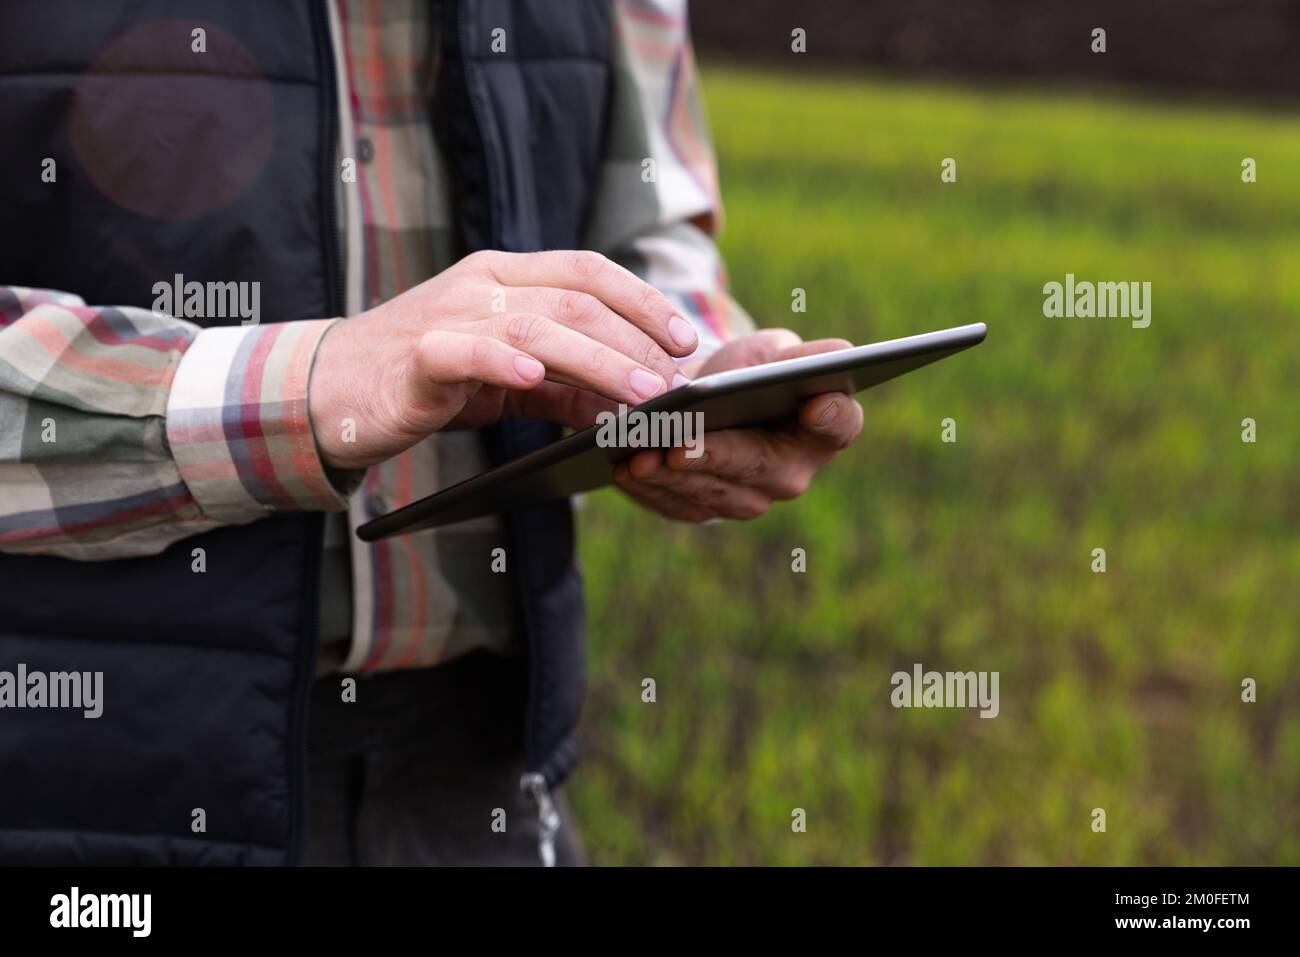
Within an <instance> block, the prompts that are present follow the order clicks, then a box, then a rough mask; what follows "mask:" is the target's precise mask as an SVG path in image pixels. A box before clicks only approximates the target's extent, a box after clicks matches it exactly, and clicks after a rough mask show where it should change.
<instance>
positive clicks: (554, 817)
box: [519, 773, 560, 867]
mask: <svg viewBox="0 0 1300 957" xmlns="http://www.w3.org/2000/svg"><path fill="white" fill-rule="evenodd" d="M519 790H521V791H523V792H524V794H525V795H526V796H527V797H528V798H529V799H530V800H531V801H532V802H533V804H534V806H536V808H537V856H538V857H540V858H541V859H542V866H543V867H554V866H555V835H556V832H558V831H559V830H560V812H559V811H557V810H555V803H554V802H553V801H552V800H551V792H550V789H549V788H547V786H546V778H544V777H543V776H542V775H540V774H537V773H530V774H525V775H524V776H523V777H521V778H520V779H519Z"/></svg>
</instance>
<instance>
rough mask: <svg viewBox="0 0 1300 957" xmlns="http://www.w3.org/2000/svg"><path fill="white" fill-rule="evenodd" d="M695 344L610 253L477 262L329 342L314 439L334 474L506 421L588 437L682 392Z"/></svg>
mask: <svg viewBox="0 0 1300 957" xmlns="http://www.w3.org/2000/svg"><path fill="white" fill-rule="evenodd" d="M697 342H698V338H697V336H696V333H695V330H694V329H693V328H692V327H691V324H690V323H689V322H687V321H686V320H685V319H683V318H682V317H681V316H679V315H678V314H677V313H676V312H675V311H674V309H673V306H672V304H671V303H670V302H669V301H668V299H667V298H665V297H664V296H663V294H661V293H660V292H658V291H657V290H656V289H654V288H653V287H652V286H650V285H647V284H646V283H644V282H642V281H641V280H640V279H638V278H637V277H636V276H634V275H632V273H630V272H628V271H627V270H626V269H623V268H622V267H620V266H617V265H615V264H614V263H612V262H610V261H609V260H608V259H606V258H605V257H604V256H601V255H600V254H599V253H593V252H585V251H560V252H542V253H499V252H479V253H474V254H473V255H470V256H467V257H465V258H464V259H462V260H461V261H460V262H458V263H457V264H456V265H454V266H452V267H451V268H450V269H447V270H446V271H444V272H442V273H439V274H438V275H437V276H435V277H434V278H432V279H430V280H428V281H427V282H424V283H421V284H420V285H418V286H416V287H415V288H413V289H410V290H408V291H407V292H405V293H403V294H402V295H400V296H397V297H396V298H394V299H390V300H389V301H388V302H385V303H383V304H382V305H380V306H376V307H375V308H374V309H371V310H369V311H368V312H364V313H362V314H360V315H358V316H355V317H353V318H351V319H347V320H345V321H343V322H339V323H336V324H335V325H334V327H333V328H331V329H330V330H329V332H328V333H327V334H326V335H325V337H324V338H323V339H322V340H321V343H320V346H319V348H318V351H317V354H316V361H315V364H314V366H313V367H312V372H311V381H310V384H309V388H308V393H307V395H308V406H309V411H310V415H311V424H312V430H313V432H314V433H315V436H316V443H317V446H318V448H319V449H320V453H321V456H322V458H323V459H324V461H325V463H326V464H327V465H331V466H333V467H335V468H340V469H353V468H363V467H365V466H367V465H373V464H375V463H376V462H382V461H383V460H385V459H388V458H391V457H392V456H394V455H396V454H398V453H399V452H402V451H403V450H405V449H407V448H409V447H410V446H412V445H414V444H416V443H417V442H419V441H421V440H422V439H424V438H425V437H426V436H428V435H429V434H431V433H433V432H436V431H438V430H439V429H442V428H447V427H452V428H468V427H478V426H482V425H487V424H489V423H491V422H493V421H495V420H496V419H498V418H500V417H502V416H504V415H528V416H531V417H535V418H548V419H552V420H553V421H557V422H562V423H564V424H566V425H572V426H574V427H578V428H580V427H583V426H586V425H590V424H591V423H592V422H593V421H594V420H595V416H596V413H597V412H599V411H600V410H601V409H604V408H609V407H611V406H613V405H615V404H617V403H619V402H626V403H627V404H628V405H635V404H637V403H640V402H644V401H645V400H646V399H649V398H652V397H653V396H656V395H658V394H659V393H661V392H663V391H664V390H665V389H667V388H671V387H672V386H673V384H674V383H676V384H681V381H682V380H681V379H679V378H678V375H679V373H678V370H677V363H676V362H675V361H674V359H673V357H674V356H677V357H684V356H688V355H690V354H691V353H692V352H693V351H694V350H695V347H696V345H697ZM349 420H351V421H350V422H349ZM349 426H350V427H349ZM349 439H353V440H352V441H349Z"/></svg>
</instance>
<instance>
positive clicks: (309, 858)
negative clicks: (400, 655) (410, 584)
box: [304, 651, 582, 866]
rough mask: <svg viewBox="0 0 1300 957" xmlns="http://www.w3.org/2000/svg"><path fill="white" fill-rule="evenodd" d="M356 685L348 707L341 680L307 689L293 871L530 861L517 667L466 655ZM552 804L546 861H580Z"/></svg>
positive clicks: (533, 853) (531, 817)
mask: <svg viewBox="0 0 1300 957" xmlns="http://www.w3.org/2000/svg"><path fill="white" fill-rule="evenodd" d="M356 681H357V688H356V701H355V703H352V702H344V701H343V698H342V692H343V676H342V675H337V674H335V675H329V676H326V677H323V678H320V679H318V680H317V681H316V684H315V686H314V687H313V689H312V703H311V725H310V732H309V739H310V740H309V754H308V760H309V765H308V768H309V770H308V780H307V788H308V815H307V842H306V850H305V854H304V863H305V864H308V865H314V866H321V865H324V866H347V865H363V866H364V865H438V864H500V865H516V864H517V865H537V864H539V863H540V857H539V855H538V830H539V828H538V815H537V808H536V806H535V805H534V803H533V802H532V800H531V799H530V798H528V797H527V796H525V795H524V794H523V792H521V790H520V787H519V779H520V776H521V775H523V773H524V771H525V762H524V748H523V728H524V702H525V697H526V691H527V675H526V673H525V671H524V668H523V662H522V660H521V659H514V658H505V657H502V656H500V655H496V654H493V653H491V652H487V651H476V652H472V653H470V654H468V655H465V656H463V657H462V658H459V659H457V660H456V661H453V662H450V663H448V664H446V665H442V666H440V667H437V668H427V669H420V670H416V671H398V672H391V673H385V674H379V675H374V676H371V677H358V678H357V679H356ZM555 803H556V808H557V810H558V811H559V813H560V819H561V825H560V830H559V832H558V833H557V834H556V837H555V853H556V862H557V863H558V864H580V863H582V855H581V850H580V847H579V844H578V840H577V836H576V834H575V833H574V829H573V821H572V818H571V816H570V814H569V812H568V808H567V806H566V804H565V802H564V799H563V795H561V794H556V795H555ZM503 812H504V814H503ZM494 824H495V826H494ZM503 824H504V830H503V829H502V826H503Z"/></svg>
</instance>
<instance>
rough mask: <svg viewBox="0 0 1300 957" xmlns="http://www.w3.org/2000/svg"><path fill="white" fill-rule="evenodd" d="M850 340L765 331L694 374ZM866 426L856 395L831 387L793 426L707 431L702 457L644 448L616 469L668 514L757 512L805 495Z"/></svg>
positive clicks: (684, 517)
mask: <svg viewBox="0 0 1300 957" xmlns="http://www.w3.org/2000/svg"><path fill="white" fill-rule="evenodd" d="M849 345H850V343H848V342H846V341H845V340H843V339H819V340H816V341H814V342H803V341H801V340H800V338H799V336H798V335H796V334H795V333H793V332H791V331H790V330H788V329H764V330H761V331H759V332H756V333H754V334H753V335H749V336H746V337H744V338H743V339H737V340H734V341H733V342H729V343H727V344H726V345H724V346H723V347H722V348H720V349H719V350H718V351H717V352H715V353H713V355H711V356H710V357H709V358H708V359H707V360H706V361H705V362H704V363H702V364H701V365H700V366H699V367H698V368H697V369H692V370H689V372H690V374H691V378H695V377H697V376H702V375H708V374H709V373H713V372H723V371H725V370H728V369H739V368H743V367H745V366H752V365H758V364H760V363H764V362H775V361H777V360H778V359H793V358H796V357H798V356H809V355H815V354H817V353H821V352H832V351H834V350H836V349H845V348H848V347H849ZM861 431H862V406H861V405H859V404H858V403H857V401H855V400H854V399H853V397H852V396H848V395H844V394H843V393H841V392H829V393H826V394H824V395H819V396H815V397H814V398H812V399H809V400H808V401H807V402H805V403H804V404H803V407H802V408H801V409H800V410H799V414H798V417H797V419H796V420H795V421H793V422H791V423H790V424H788V425H785V426H780V427H777V428H771V429H721V430H718V431H716V432H709V433H707V435H706V437H705V439H704V452H703V454H702V455H700V456H699V457H698V458H694V459H692V458H687V456H686V450H685V449H683V448H675V449H669V450H666V452H665V450H663V449H646V450H645V451H642V452H638V453H637V454H636V455H635V456H633V457H632V458H630V459H628V460H627V461H626V462H623V463H620V464H619V465H618V467H617V468H615V470H614V481H615V482H616V483H617V484H618V486H619V487H620V488H622V489H623V490H624V491H625V492H627V493H628V494H629V495H631V496H632V497H633V498H634V499H636V500H637V502H639V503H640V504H641V505H643V506H645V507H646V508H649V509H651V510H652V511H655V512H658V513H659V514H661V515H664V516H665V517H667V518H673V519H678V520H680V521H684V522H705V521H709V520H710V519H716V518H735V519H751V518H757V517H758V516H760V515H762V514H764V513H765V512H766V511H767V510H768V509H769V508H771V506H772V503H773V502H776V501H787V500H789V499H793V498H798V497H799V496H800V495H802V494H803V493H804V491H805V490H806V489H807V488H808V486H809V484H810V483H811V482H812V479H813V476H814V475H816V474H817V471H818V469H820V468H822V466H824V465H826V463H828V462H830V460H831V459H833V458H835V456H836V455H838V454H839V453H840V452H841V451H842V450H844V449H846V448H848V446H849V445H851V444H852V443H853V440H854V439H856V438H857V437H858V433H859V432H861Z"/></svg>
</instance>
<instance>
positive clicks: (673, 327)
mask: <svg viewBox="0 0 1300 957" xmlns="http://www.w3.org/2000/svg"><path fill="white" fill-rule="evenodd" d="M668 335H669V336H670V337H671V338H672V340H673V342H675V343H677V344H678V345H679V346H681V347H682V348H683V349H689V348H690V347H691V346H693V345H695V343H697V342H698V341H699V339H700V337H699V336H698V335H696V333H695V327H694V326H692V325H691V324H690V323H689V322H687V321H686V320H685V319H683V318H682V317H681V316H673V317H672V318H671V319H669V320H668Z"/></svg>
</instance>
